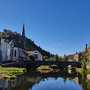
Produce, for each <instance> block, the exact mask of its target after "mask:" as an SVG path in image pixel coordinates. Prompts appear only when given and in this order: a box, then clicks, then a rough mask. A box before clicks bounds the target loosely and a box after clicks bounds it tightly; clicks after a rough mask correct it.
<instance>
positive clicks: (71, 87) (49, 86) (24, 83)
mask: <svg viewBox="0 0 90 90" xmlns="http://www.w3.org/2000/svg"><path fill="white" fill-rule="evenodd" d="M6 83H7V82H6V79H1V80H0V87H3V88H5V84H6ZM7 88H8V90H90V81H89V80H87V79H86V76H85V75H80V74H79V73H68V72H65V71H62V72H58V73H42V74H41V73H38V72H33V73H31V72H27V73H25V74H24V75H20V76H17V77H16V79H15V80H8V87H7Z"/></svg>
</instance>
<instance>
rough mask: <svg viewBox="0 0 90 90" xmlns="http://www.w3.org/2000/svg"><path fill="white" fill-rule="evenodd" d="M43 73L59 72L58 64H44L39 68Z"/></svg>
mask: <svg viewBox="0 0 90 90" xmlns="http://www.w3.org/2000/svg"><path fill="white" fill-rule="evenodd" d="M37 70H38V71H39V72H41V73H49V72H58V71H59V68H58V66H57V65H42V66H40V67H38V68H37Z"/></svg>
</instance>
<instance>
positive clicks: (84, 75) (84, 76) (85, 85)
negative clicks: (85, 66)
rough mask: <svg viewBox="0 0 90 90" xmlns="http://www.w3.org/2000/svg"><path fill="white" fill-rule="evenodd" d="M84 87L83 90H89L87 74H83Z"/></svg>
mask: <svg viewBox="0 0 90 90" xmlns="http://www.w3.org/2000/svg"><path fill="white" fill-rule="evenodd" d="M82 87H83V90H89V89H88V88H87V82H86V74H85V73H83V74H82Z"/></svg>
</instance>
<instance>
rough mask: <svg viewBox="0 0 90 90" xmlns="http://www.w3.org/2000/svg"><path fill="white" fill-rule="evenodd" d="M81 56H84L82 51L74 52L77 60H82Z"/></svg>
mask: <svg viewBox="0 0 90 90" xmlns="http://www.w3.org/2000/svg"><path fill="white" fill-rule="evenodd" d="M81 56H82V52H80V53H77V52H76V54H74V59H75V60H76V61H81V60H82V58H81Z"/></svg>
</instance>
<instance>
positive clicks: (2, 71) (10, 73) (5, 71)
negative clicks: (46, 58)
mask: <svg viewBox="0 0 90 90" xmlns="http://www.w3.org/2000/svg"><path fill="white" fill-rule="evenodd" d="M25 72H26V69H25V68H15V67H1V66H0V76H1V77H6V78H10V77H16V75H21V74H23V73H25Z"/></svg>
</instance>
